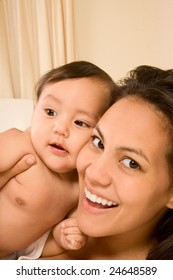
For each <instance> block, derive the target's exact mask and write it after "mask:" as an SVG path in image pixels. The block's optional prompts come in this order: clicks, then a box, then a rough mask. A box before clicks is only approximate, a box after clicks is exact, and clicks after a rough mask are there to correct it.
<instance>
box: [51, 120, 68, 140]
mask: <svg viewBox="0 0 173 280" xmlns="http://www.w3.org/2000/svg"><path fill="white" fill-rule="evenodd" d="M53 132H54V133H55V134H59V135H61V136H63V137H68V136H69V129H68V125H67V123H66V122H65V121H60V120H59V121H56V122H55V124H54V127H53Z"/></svg>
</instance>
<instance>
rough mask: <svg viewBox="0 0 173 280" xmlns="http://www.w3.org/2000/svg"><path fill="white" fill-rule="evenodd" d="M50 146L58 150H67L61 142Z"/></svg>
mask: <svg viewBox="0 0 173 280" xmlns="http://www.w3.org/2000/svg"><path fill="white" fill-rule="evenodd" d="M50 146H51V147H53V148H54V149H57V150H61V151H66V150H65V149H64V148H63V146H62V145H61V144H56V143H53V144H50ZM66 152H67V151H66Z"/></svg>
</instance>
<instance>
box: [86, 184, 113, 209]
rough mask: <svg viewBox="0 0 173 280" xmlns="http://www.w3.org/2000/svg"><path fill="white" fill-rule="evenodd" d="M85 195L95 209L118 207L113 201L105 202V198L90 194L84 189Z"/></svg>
mask: <svg viewBox="0 0 173 280" xmlns="http://www.w3.org/2000/svg"><path fill="white" fill-rule="evenodd" d="M85 195H86V198H87V199H88V200H89V201H90V202H91V203H93V205H94V206H95V207H98V208H112V207H117V206H118V203H116V202H115V201H112V200H107V199H105V198H101V197H99V196H97V195H96V194H92V193H91V192H89V191H88V190H87V189H86V188H85Z"/></svg>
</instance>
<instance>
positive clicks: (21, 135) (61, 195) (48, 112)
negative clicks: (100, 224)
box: [0, 61, 116, 259]
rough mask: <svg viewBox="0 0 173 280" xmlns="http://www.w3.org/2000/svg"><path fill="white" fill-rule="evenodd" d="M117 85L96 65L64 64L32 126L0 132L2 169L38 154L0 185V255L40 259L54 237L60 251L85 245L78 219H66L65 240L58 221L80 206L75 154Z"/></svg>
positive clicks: (44, 81) (41, 93)
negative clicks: (22, 158)
mask: <svg viewBox="0 0 173 280" xmlns="http://www.w3.org/2000/svg"><path fill="white" fill-rule="evenodd" d="M115 89H116V87H115V83H114V82H113V80H112V79H111V77H110V76H109V75H108V74H107V73H105V72H104V71H103V70H102V69H100V68H99V67H97V66H96V65H94V64H92V63H89V62H86V61H79V62H72V63H69V64H66V65H63V66H61V67H59V68H56V69H53V70H51V71H50V72H48V73H47V74H45V75H44V76H43V77H42V78H41V79H40V81H39V83H38V85H37V100H36V102H35V108H34V113H33V118H32V123H31V127H30V128H27V129H26V130H25V131H20V130H17V129H14V128H13V129H10V130H8V131H5V132H2V133H0V150H1V151H0V154H1V162H0V172H2V171H5V170H7V169H9V168H10V167H11V166H12V165H13V164H14V163H15V162H17V161H18V160H19V159H20V158H21V157H22V156H23V154H25V153H26V154H27V153H31V154H33V155H34V156H35V158H36V164H35V165H33V166H32V167H31V168H30V169H28V170H27V171H25V172H23V173H21V174H19V175H17V176H15V177H14V178H12V179H11V180H9V181H8V183H7V184H6V185H5V186H3V188H1V192H0V257H1V259H12V258H19V257H20V256H24V258H25V257H26V258H27V256H28V258H33V259H36V258H38V257H39V256H40V255H41V254H42V251H43V248H44V245H45V242H46V240H47V239H48V238H49V236H50V235H53V237H54V239H55V241H56V242H57V246H58V247H59V248H60V249H61V248H62V247H63V248H65V249H75V250H76V249H78V248H80V247H81V246H82V245H83V243H84V242H85V238H84V237H83V235H82V233H81V232H80V230H79V229H78V228H77V223H76V220H75V219H74V218H70V219H69V220H67V221H66V223H65V225H66V226H67V227H68V229H69V228H71V231H70V235H68V234H67V235H66V234H65V236H64V237H63V238H62V236H61V234H60V231H59V228H60V227H59V226H58V225H57V226H56V224H58V223H60V222H61V221H62V220H63V219H65V218H66V217H68V214H69V213H70V212H72V211H73V209H75V207H76V206H77V203H78V174H77V170H76V158H77V156H78V154H79V152H80V149H81V148H82V147H83V146H84V145H85V143H86V142H87V141H88V140H89V138H90V135H91V132H92V128H93V127H94V126H95V124H96V123H97V122H98V120H99V119H100V117H101V116H102V115H103V113H104V112H105V111H106V110H107V109H108V108H109V106H110V105H111V104H112V103H113V97H114V93H115ZM68 231H69V230H68ZM16 252H17V253H16ZM11 254H12V256H11ZM48 254H49V253H48ZM21 258H22V257H21Z"/></svg>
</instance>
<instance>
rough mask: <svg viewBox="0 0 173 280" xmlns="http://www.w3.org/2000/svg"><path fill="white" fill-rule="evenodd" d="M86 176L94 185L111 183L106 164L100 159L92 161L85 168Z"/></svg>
mask: <svg viewBox="0 0 173 280" xmlns="http://www.w3.org/2000/svg"><path fill="white" fill-rule="evenodd" d="M85 172H86V177H87V178H88V180H90V182H91V183H92V184H93V185H95V186H105V187H106V186H109V185H110V184H111V174H110V170H109V168H108V166H106V165H105V163H104V162H101V161H100V160H98V161H97V160H96V161H94V162H92V164H90V165H88V167H87V168H86V171H85Z"/></svg>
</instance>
